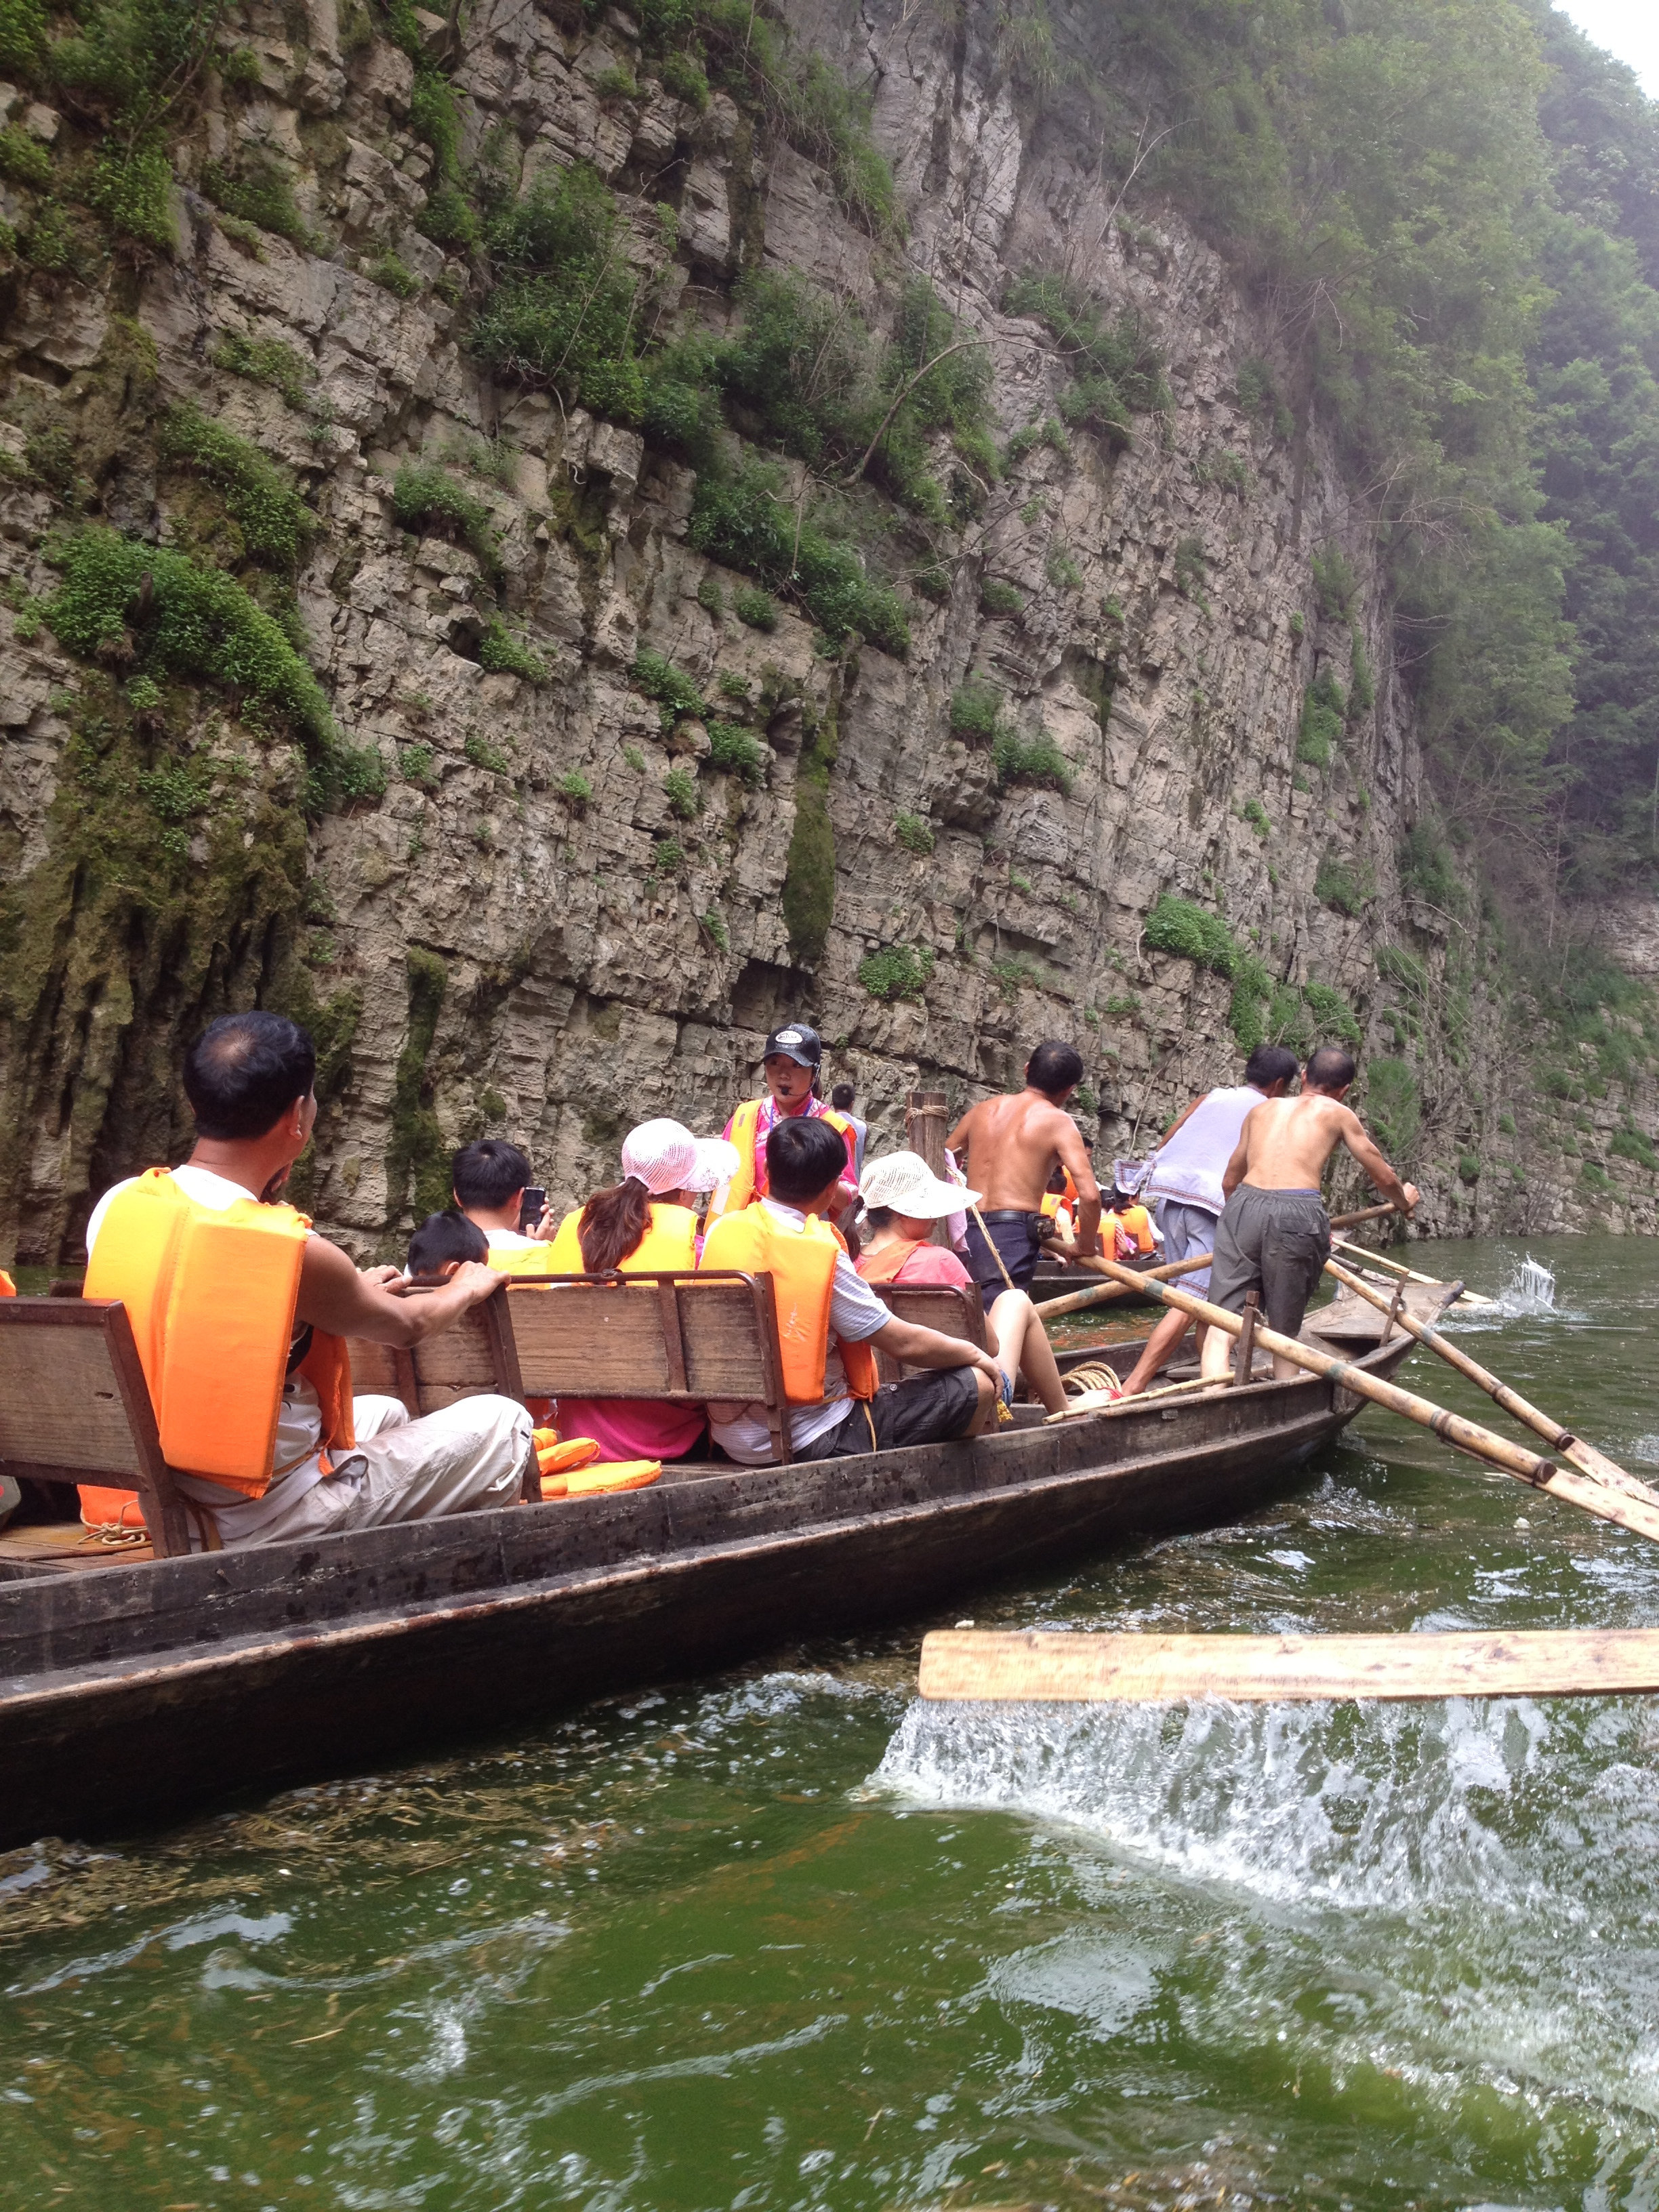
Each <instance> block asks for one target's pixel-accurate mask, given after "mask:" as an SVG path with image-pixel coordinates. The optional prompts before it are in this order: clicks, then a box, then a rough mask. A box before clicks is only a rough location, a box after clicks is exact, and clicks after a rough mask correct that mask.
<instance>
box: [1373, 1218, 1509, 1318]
mask: <svg viewBox="0 0 1659 2212" xmlns="http://www.w3.org/2000/svg"><path fill="white" fill-rule="evenodd" d="M1331 1227H1332V1229H1333V1230H1335V1229H1336V1228H1337V1227H1338V1224H1337V1223H1336V1222H1332V1224H1331ZM1331 1242H1332V1243H1333V1244H1334V1245H1335V1246H1336V1248H1337V1249H1338V1251H1340V1252H1346V1254H1347V1255H1348V1256H1349V1258H1350V1259H1352V1260H1364V1261H1365V1262H1366V1263H1367V1265H1368V1266H1370V1267H1383V1268H1386V1270H1387V1271H1388V1273H1389V1274H1391V1275H1398V1276H1400V1277H1401V1279H1402V1280H1403V1281H1405V1282H1407V1283H1421V1284H1422V1285H1423V1286H1424V1288H1425V1290H1431V1291H1437V1290H1443V1288H1444V1287H1445V1286H1444V1285H1443V1283H1442V1282H1441V1281H1440V1279H1439V1278H1438V1277H1437V1276H1436V1275H1419V1273H1418V1272H1417V1270H1416V1268H1415V1267H1407V1266H1406V1265H1405V1264H1404V1262H1403V1261H1399V1260H1391V1259H1389V1255H1388V1254H1387V1253H1386V1252H1368V1251H1367V1250H1366V1249H1365V1247H1364V1245H1363V1244H1352V1243H1349V1241H1348V1239H1347V1238H1346V1237H1337V1236H1333V1237H1332V1238H1331ZM1458 1304H1460V1305H1465V1306H1495V1305H1496V1304H1498V1301H1497V1299H1496V1298H1483V1297H1481V1295H1480V1291H1463V1292H1462V1294H1461V1295H1460V1297H1459V1298H1458Z"/></svg>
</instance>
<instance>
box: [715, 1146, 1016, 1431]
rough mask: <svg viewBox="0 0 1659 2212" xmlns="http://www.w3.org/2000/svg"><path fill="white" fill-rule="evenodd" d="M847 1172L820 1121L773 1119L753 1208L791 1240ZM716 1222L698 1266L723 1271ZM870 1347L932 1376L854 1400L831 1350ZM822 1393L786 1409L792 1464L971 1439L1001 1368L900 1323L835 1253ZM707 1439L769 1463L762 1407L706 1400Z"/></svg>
mask: <svg viewBox="0 0 1659 2212" xmlns="http://www.w3.org/2000/svg"><path fill="white" fill-rule="evenodd" d="M846 1171H847V1150H846V1146H845V1144H844V1142H843V1141H842V1137H841V1135H840V1133H839V1132H838V1131H837V1130H836V1129H834V1128H832V1127H830V1126H829V1123H827V1122H825V1121H808V1120H806V1119H805V1118H801V1119H799V1120H790V1121H781V1122H780V1123H779V1124H778V1126H777V1127H776V1128H775V1129H774V1130H773V1131H772V1133H771V1134H770V1135H769V1137H768V1139H767V1141H766V1176H767V1185H768V1190H769V1195H768V1196H767V1197H765V1198H763V1199H761V1200H758V1201H757V1203H758V1204H759V1205H760V1206H762V1207H763V1208H764V1209H765V1211H766V1212H767V1214H768V1216H769V1218H770V1219H771V1221H772V1222H774V1223H775V1225H777V1227H778V1228H779V1229H780V1230H781V1231H783V1232H784V1233H785V1234H786V1235H790V1234H793V1235H799V1234H801V1233H802V1232H803V1231H805V1226H806V1220H807V1217H808V1215H809V1214H816V1215H817V1216H818V1217H819V1218H820V1219H821V1220H822V1219H827V1218H829V1217H830V1215H831V1213H832V1212H833V1209H834V1208H835V1206H836V1204H837V1202H838V1201H837V1196H836V1194H837V1190H838V1188H839V1186H840V1183H841V1181H842V1177H843V1176H844V1175H845V1174H846ZM721 1234H722V1225H721V1224H720V1223H717V1224H716V1225H715V1226H714V1229H712V1230H711V1231H709V1235H708V1241H707V1243H705V1246H704V1251H703V1264H704V1265H705V1266H706V1267H716V1268H718V1267H721V1266H723V1265H729V1264H730V1262H729V1261H723V1260H722V1259H721V1257H720V1249H719V1240H720V1236H721ZM843 1343H846V1344H868V1345H878V1346H880V1347H881V1349H882V1350H883V1351H884V1352H889V1353H890V1355H891V1356H892V1357H893V1358H895V1359H897V1360H902V1361H903V1362H905V1363H906V1364H908V1365H909V1366H912V1367H923V1368H927V1369H929V1370H934V1371H933V1372H930V1373H927V1374H925V1375H913V1376H909V1377H908V1380H907V1381H905V1382H903V1383H898V1384H896V1385H894V1386H892V1387H890V1388H888V1389H882V1390H878V1392H877V1394H876V1395H875V1397H874V1398H873V1399H869V1400H865V1399H855V1398H854V1397H853V1396H852V1395H851V1393H850V1392H849V1390H848V1385H847V1372H846V1369H845V1368H844V1366H843V1365H842V1358H841V1352H840V1349H839V1347H840V1346H841V1345H842V1344H843ZM822 1387H823V1396H822V1398H821V1399H820V1400H819V1401H818V1402H817V1404H816V1405H811V1406H795V1407H792V1408H791V1409H790V1415H789V1440H790V1449H791V1451H792V1453H793V1455H794V1457H795V1458H796V1459H798V1460H807V1459H840V1458H844V1457H847V1456H849V1455H853V1454H854V1453H858V1452H867V1451H888V1450H892V1449H897V1448H898V1447H899V1446H901V1445H904V1444H921V1443H944V1442H945V1441H946V1440H948V1439H950V1438H952V1437H972V1436H977V1435H978V1434H979V1433H980V1432H981V1430H982V1429H984V1428H986V1427H987V1426H988V1425H989V1424H990V1423H991V1422H993V1421H994V1419H996V1409H997V1406H998V1404H999V1402H1000V1401H1001V1399H1002V1398H1003V1395H1004V1389H1003V1375H1002V1370H1001V1369H1000V1367H999V1366H998V1364H997V1363H996V1361H995V1360H994V1358H992V1356H991V1354H990V1353H989V1352H981V1351H980V1350H979V1349H978V1348H977V1347H976V1346H974V1345H971V1344H969V1343H968V1342H966V1341H965V1340H964V1339H963V1338H961V1337H956V1336H945V1335H943V1334H941V1333H940V1332H939V1330H938V1329H933V1328H919V1327H918V1326H917V1325H916V1323H915V1322H907V1321H901V1320H899V1319H898V1317H897V1316H896V1314H894V1313H893V1312H892V1310H890V1308H889V1307H888V1306H886V1305H884V1304H883V1303H882V1301H881V1300H880V1299H879V1298H878V1297H877V1296H876V1294H875V1292H874V1291H872V1289H871V1287H870V1285H868V1283H866V1281H865V1280H864V1279H863V1277H862V1276H861V1275H860V1273H859V1272H858V1270H857V1269H856V1268H855V1267H854V1265H853V1263H852V1261H850V1260H849V1259H848V1256H847V1254H846V1252H845V1251H844V1250H842V1251H839V1252H837V1253H836V1265H835V1273H834V1276H833V1278H832V1279H831V1282H830V1286H829V1348H828V1351H827V1352H826V1354H825V1357H824V1364H823V1386H822ZM708 1428H709V1433H710V1435H711V1436H712V1437H714V1441H715V1443H717V1444H719V1445H720V1448H721V1449H722V1450H723V1451H725V1452H726V1455H727V1456H728V1457H729V1458H732V1459H734V1460H737V1461H738V1462H740V1463H741V1464H742V1465H744V1466H745V1467H769V1466H770V1465H771V1463H772V1437H771V1431H769V1428H768V1427H767V1425H766V1420H765V1409H764V1407H750V1406H744V1405H742V1404H732V1403H727V1402H723V1401H710V1404H709V1407H708Z"/></svg>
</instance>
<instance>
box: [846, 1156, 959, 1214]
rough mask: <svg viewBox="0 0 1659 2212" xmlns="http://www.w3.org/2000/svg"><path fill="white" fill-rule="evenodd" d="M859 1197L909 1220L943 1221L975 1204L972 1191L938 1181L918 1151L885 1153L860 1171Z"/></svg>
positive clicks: (957, 1184) (952, 1183)
mask: <svg viewBox="0 0 1659 2212" xmlns="http://www.w3.org/2000/svg"><path fill="white" fill-rule="evenodd" d="M859 1196H860V1198H861V1199H862V1200H864V1202H865V1204H866V1206H887V1207H889V1208H890V1210H891V1211H892V1212H895V1213H902V1214H907V1215H908V1217H909V1218H911V1219H912V1220H913V1221H943V1220H944V1219H945V1217H946V1215H948V1214H951V1213H963V1212H966V1211H967V1209H968V1208H969V1206H977V1205H978V1204H979V1193H978V1192H977V1191H976V1190H964V1189H963V1187H962V1185H961V1184H960V1183H955V1182H940V1181H939V1177H938V1176H936V1175H935V1174H934V1173H933V1170H932V1169H931V1168H930V1167H929V1166H928V1164H927V1161H926V1160H925V1159H923V1158H922V1157H921V1153H920V1152H889V1153H888V1154H887V1156H886V1158H884V1159H879V1160H872V1162H871V1163H870V1164H869V1166H868V1167H867V1168H866V1170H864V1180H863V1181H862V1182H860V1185H859Z"/></svg>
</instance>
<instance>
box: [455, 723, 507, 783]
mask: <svg viewBox="0 0 1659 2212" xmlns="http://www.w3.org/2000/svg"><path fill="white" fill-rule="evenodd" d="M461 752H462V755H463V757H465V759H467V760H469V761H471V763H472V765H473V767H474V768H482V769H489V773H490V775H512V773H513V764H512V763H511V762H510V761H509V760H508V759H507V755H506V754H505V753H504V752H503V751H502V750H501V747H500V746H499V745H492V744H490V742H489V738H487V737H485V736H484V734H483V732H482V731H481V730H469V731H468V732H467V733H466V742H465V744H464V745H463V746H462V747H461Z"/></svg>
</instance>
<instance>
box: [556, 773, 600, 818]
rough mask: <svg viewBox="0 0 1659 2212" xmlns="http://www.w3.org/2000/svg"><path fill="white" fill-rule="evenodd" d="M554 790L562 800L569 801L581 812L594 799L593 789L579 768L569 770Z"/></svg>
mask: <svg viewBox="0 0 1659 2212" xmlns="http://www.w3.org/2000/svg"><path fill="white" fill-rule="evenodd" d="M553 788H554V789H555V791H556V792H557V793H558V794H559V796H560V798H561V799H565V800H567V801H568V803H569V804H570V805H572V806H574V807H575V808H577V809H578V810H579V811H580V809H581V808H582V807H584V806H586V805H588V804H589V803H590V802H591V800H592V797H593V787H592V784H591V783H590V782H589V781H588V780H587V778H586V776H585V775H583V774H582V772H581V770H580V769H579V768H573V769H567V770H566V772H565V773H564V775H562V776H561V777H560V778H559V780H558V781H557V782H556V784H555V785H554V787H553Z"/></svg>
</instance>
